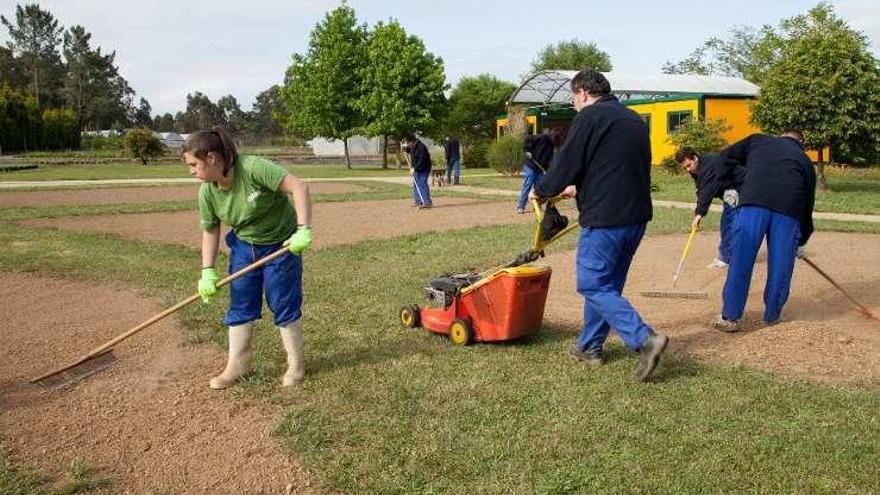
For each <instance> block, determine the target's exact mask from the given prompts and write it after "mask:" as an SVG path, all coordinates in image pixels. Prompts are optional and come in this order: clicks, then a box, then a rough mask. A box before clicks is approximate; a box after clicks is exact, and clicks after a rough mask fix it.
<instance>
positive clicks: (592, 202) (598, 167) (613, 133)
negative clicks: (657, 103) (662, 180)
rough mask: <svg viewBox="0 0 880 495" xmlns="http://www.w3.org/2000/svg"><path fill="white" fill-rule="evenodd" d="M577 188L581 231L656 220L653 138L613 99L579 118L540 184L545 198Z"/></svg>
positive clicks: (588, 109) (603, 100) (605, 98)
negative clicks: (653, 184)
mask: <svg viewBox="0 0 880 495" xmlns="http://www.w3.org/2000/svg"><path fill="white" fill-rule="evenodd" d="M572 184H574V185H576V186H577V188H578V192H577V205H578V210H579V211H580V215H579V217H578V222H579V223H580V225H581V227H615V226H622V225H633V224H640V223H645V222H648V221H649V220H651V216H652V215H653V210H652V207H651V140H650V138H649V137H648V126H647V125H645V122H644V121H642V119H641V117H639V116H638V115H637V114H636V113H635V112H633V111H632V110H629V109H628V108H626V107H624V106H623V105H621V104H620V102H619V101H617V98H615V97H614V96H612V95H606V96H603V97H602V98H601V99H600V100H599V101H597V102H596V103H593V104H592V105H590V106H588V107H586V108H584V109H583V110H581V111H580V112H578V114H577V115H576V116H575V117H574V120H572V122H571V127H570V128H569V130H568V133H567V134H566V137H565V142H564V143H563V144H562V147H561V148H560V149H559V152H558V153H556V156H555V158H554V159H553V165H552V166H551V167H550V170H549V171H548V172H547V173H546V174H544V176H543V177H542V178H541V180H540V181H538V184H537V185H535V193H536V194H537V195H538V196H541V197H550V196H556V195H557V194H559V193H560V192H562V190H563V189H565V187H567V186H569V185H572Z"/></svg>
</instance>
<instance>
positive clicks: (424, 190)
mask: <svg viewBox="0 0 880 495" xmlns="http://www.w3.org/2000/svg"><path fill="white" fill-rule="evenodd" d="M404 141H405V143H406V152H407V153H409V157H410V160H409V173H410V175H412V178H413V191H412V196H413V206H416V207H418V208H419V209H426V208H430V207H431V206H432V203H431V190H430V189H429V188H428V178H429V176H430V175H431V154H430V153H429V152H428V147H427V146H425V143H423V142H422V141H421V140H419V138H417V137H416V135H415V134H408V135H407V136H406V138H405V139H404Z"/></svg>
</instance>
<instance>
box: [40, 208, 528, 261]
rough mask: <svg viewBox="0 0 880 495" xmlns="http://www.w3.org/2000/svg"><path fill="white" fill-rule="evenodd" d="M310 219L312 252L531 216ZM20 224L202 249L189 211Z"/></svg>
mask: <svg viewBox="0 0 880 495" xmlns="http://www.w3.org/2000/svg"><path fill="white" fill-rule="evenodd" d="M312 216H313V217H314V218H313V219H312V226H313V228H314V232H315V243H314V246H315V248H317V249H320V248H322V247H328V246H334V245H339V244H351V243H355V242H359V241H362V240H365V239H378V238H387V237H396V236H401V235H405V234H416V233H421V232H429V231H442V230H452V229H463V228H467V227H473V226H477V225H500V224H507V223H514V222H518V223H523V224H533V223H534V216H532V215H517V214H516V213H515V212H514V205H513V203H511V202H509V201H500V202H487V201H480V200H476V199H469V198H443V199H442V201H441V200H438V201H437V203H436V205H435V207H434V208H431V209H428V210H419V209H417V208H413V207H412V206H411V205H410V201H409V200H400V199H395V200H382V201H358V202H339V203H335V202H334V203H315V205H314V206H313V212H312ZM22 224H24V225H29V226H39V227H47V226H48V227H57V228H61V229H67V230H78V231H87V232H105V233H113V234H118V235H121V236H123V237H125V238H128V239H136V240H144V241H151V242H161V243H169V244H185V245H187V246H192V247H199V246H200V245H201V244H200V243H201V232H200V231H199V220H198V213H196V212H194V211H192V212H190V211H183V212H173V213H139V214H131V215H96V216H90V217H71V218H55V219H40V220H26V221H24V222H22ZM523 249H525V246H524V247H523Z"/></svg>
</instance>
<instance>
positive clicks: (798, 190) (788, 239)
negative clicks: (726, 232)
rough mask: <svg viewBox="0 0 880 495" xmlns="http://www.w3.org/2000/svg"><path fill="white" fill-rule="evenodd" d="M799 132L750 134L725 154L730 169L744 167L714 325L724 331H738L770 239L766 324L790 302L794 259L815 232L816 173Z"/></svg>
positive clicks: (765, 308)
mask: <svg viewBox="0 0 880 495" xmlns="http://www.w3.org/2000/svg"><path fill="white" fill-rule="evenodd" d="M803 142H804V137H803V134H801V132H800V131H798V130H787V131H785V132H783V133H782V135H781V136H779V137H776V136H767V135H764V134H752V135H751V136H749V137H747V138H745V139H743V140H741V141H739V142H737V143H734V144H733V145H731V146H730V147H728V148H726V149H725V150H723V151H722V153H721V154H722V157H723V159H724V160H725V163H726V164H727V165H728V166H729V167H734V166H737V165H742V166H744V167H745V169H746V175H745V180H744V181H743V185H742V188H741V189H740V207H739V212H738V214H737V217H736V238H735V240H734V243H733V253H732V257H731V261H730V268H729V269H728V271H727V281H726V283H725V284H724V295H723V307H722V310H721V314H720V315H718V316H717V317H716V318H715V320H714V321H713V322H712V326H713V327H715V328H716V329H718V330H721V331H723V332H735V331H737V330H739V320H740V318H742V315H743V312H744V311H745V306H746V300H747V298H748V295H749V285H750V284H751V281H752V269H753V268H754V266H755V259H756V258H757V255H758V249H759V248H760V247H761V244H762V243H763V241H764V238H765V237H766V238H767V283H766V285H765V286H764V321H765V322H767V323H768V324H773V323H775V322H776V321H777V320H779V318H780V316H781V314H782V308H783V306H784V305H785V302H786V301H787V300H788V293H789V289H790V288H791V276H792V271H793V270H794V260H795V257H796V256H803V255H804V254H803V253H804V251H803V246H804V245H805V244H806V243H807V241H808V240H809V239H810V235H812V233H813V204H814V202H815V194H816V172H815V170H813V163H812V162H811V161H810V159H809V157H807V155H806V153H804V145H803Z"/></svg>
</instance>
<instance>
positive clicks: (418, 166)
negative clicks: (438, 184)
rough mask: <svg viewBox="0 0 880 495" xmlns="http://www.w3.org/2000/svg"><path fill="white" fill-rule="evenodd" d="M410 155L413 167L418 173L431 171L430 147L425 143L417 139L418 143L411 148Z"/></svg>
mask: <svg viewBox="0 0 880 495" xmlns="http://www.w3.org/2000/svg"><path fill="white" fill-rule="evenodd" d="M409 156H410V160H411V161H412V168H413V169H414V170H415V171H416V172H418V173H426V172H430V171H431V154H430V153H428V147H427V146H425V143H423V142H421V141H419V140H418V139H417V140H416V143H415V144H414V145H412V146H410V148H409Z"/></svg>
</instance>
